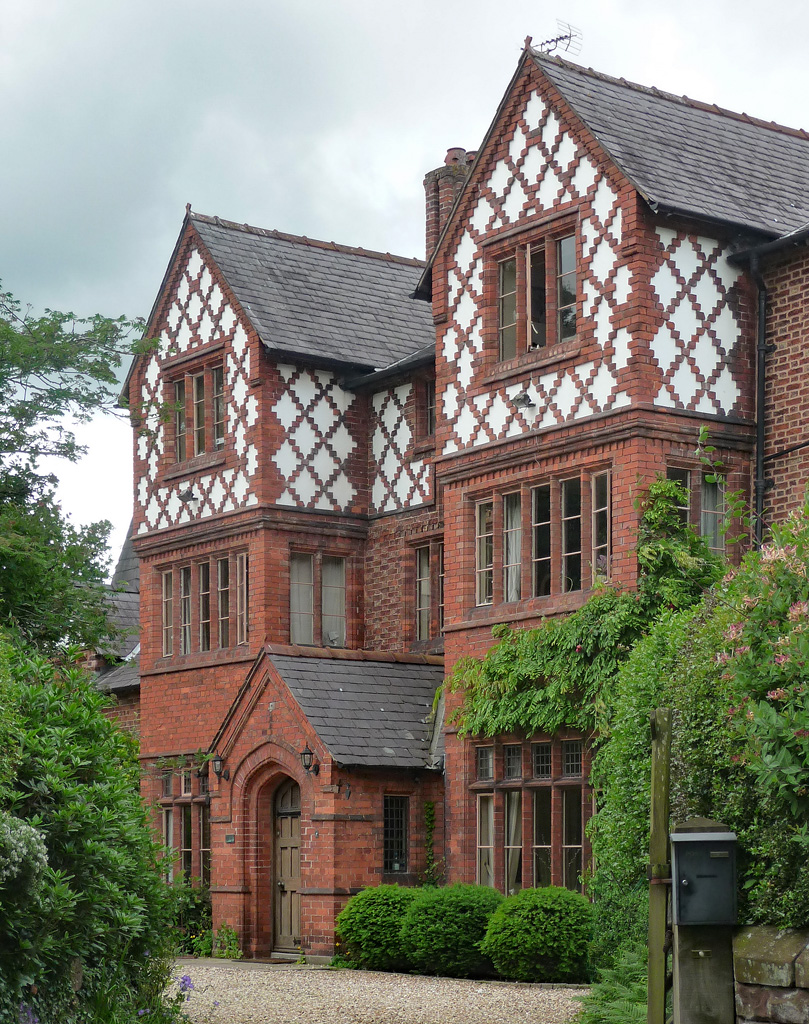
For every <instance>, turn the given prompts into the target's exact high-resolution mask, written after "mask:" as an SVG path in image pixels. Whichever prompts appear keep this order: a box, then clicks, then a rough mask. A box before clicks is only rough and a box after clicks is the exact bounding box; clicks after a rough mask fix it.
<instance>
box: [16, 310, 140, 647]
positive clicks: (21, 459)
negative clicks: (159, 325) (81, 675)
mask: <svg viewBox="0 0 809 1024" xmlns="http://www.w3.org/2000/svg"><path fill="white" fill-rule="evenodd" d="M133 332H135V333H136V334H138V335H139V334H140V333H142V325H141V324H139V323H136V322H132V321H128V320H125V319H124V318H123V317H121V318H118V319H115V320H111V319H108V318H106V317H101V316H93V317H89V318H84V319H82V318H79V317H77V316H76V315H75V314H73V313H59V312H55V311H53V310H47V311H46V312H45V314H44V315H42V316H35V315H33V314H32V313H31V311H30V310H25V309H23V307H22V306H21V304H20V303H19V302H18V301H17V300H16V299H14V297H13V296H12V295H10V294H9V293H7V292H0V623H3V624H4V625H5V627H6V628H7V629H10V630H11V631H12V632H14V633H16V634H17V635H19V636H20V637H21V638H22V639H23V640H24V641H25V642H28V643H31V644H34V645H35V646H37V647H38V648H39V649H41V650H44V651H54V650H56V649H57V648H58V647H59V646H60V645H64V644H71V643H75V644H79V645H80V646H83V647H85V648H93V649H97V650H104V649H105V648H106V647H107V646H108V645H109V644H111V642H112V641H113V640H114V630H113V629H112V627H110V625H109V624H108V622H107V611H108V605H107V603H106V601H105V588H104V580H105V577H106V571H107V538H108V536H109V524H108V523H103V522H102V523H97V524H94V525H92V526H90V527H87V528H84V529H77V528H75V527H74V526H73V525H72V524H71V523H70V522H69V520H68V519H67V518H66V517H65V516H64V514H63V513H62V511H61V509H60V507H59V505H58V503H57V502H56V499H55V497H54V485H55V483H56V481H55V478H54V477H52V476H49V475H47V474H44V473H43V472H42V471H41V468H40V466H41V460H42V459H43V458H45V457H47V456H57V457H61V458H64V459H67V460H69V461H75V460H76V459H78V458H79V457H80V456H81V455H82V454H83V451H84V449H83V448H82V447H81V446H80V445H78V444H77V442H76V437H75V434H74V433H73V429H72V427H73V426H74V424H75V423H76V422H81V421H86V420H88V419H90V417H91V416H93V415H94V414H96V413H98V412H100V411H103V410H110V409H112V408H113V407H114V406H115V404H116V402H117V392H118V390H119V384H118V378H119V370H120V366H121V363H122V360H123V358H124V357H125V356H126V355H127V353H131V352H132V349H133V346H132V344H131V343H130V342H129V340H128V339H129V337H130V336H131V335H132V334H133Z"/></svg>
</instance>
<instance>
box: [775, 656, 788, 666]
mask: <svg viewBox="0 0 809 1024" xmlns="http://www.w3.org/2000/svg"><path fill="white" fill-rule="evenodd" d="M789 660H790V658H789V655H788V654H776V656H775V664H776V665H786V663H787V662H788V661H789Z"/></svg>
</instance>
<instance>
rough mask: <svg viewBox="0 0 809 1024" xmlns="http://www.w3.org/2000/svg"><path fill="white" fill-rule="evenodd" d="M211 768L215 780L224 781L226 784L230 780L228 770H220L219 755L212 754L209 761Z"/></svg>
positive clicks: (220, 759) (220, 761)
mask: <svg viewBox="0 0 809 1024" xmlns="http://www.w3.org/2000/svg"><path fill="white" fill-rule="evenodd" d="M211 768H213V773H214V775H215V776H216V777H217V779H224V780H225V782H227V781H228V780H229V779H230V769H229V768H222V758H221V757H220V756H219V754H214V756H213V758H212V760H211Z"/></svg>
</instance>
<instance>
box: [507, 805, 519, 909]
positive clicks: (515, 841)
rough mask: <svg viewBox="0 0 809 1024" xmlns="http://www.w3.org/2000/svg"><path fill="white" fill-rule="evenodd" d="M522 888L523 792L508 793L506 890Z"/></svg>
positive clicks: (516, 890)
mask: <svg viewBox="0 0 809 1024" xmlns="http://www.w3.org/2000/svg"><path fill="white" fill-rule="evenodd" d="M521 888H522V793H521V792H520V791H519V790H515V791H514V792H510V793H506V892H507V893H508V894H509V895H511V894H512V893H515V892H519V891H520V889H521Z"/></svg>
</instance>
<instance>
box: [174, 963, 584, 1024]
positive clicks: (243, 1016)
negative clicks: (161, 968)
mask: <svg viewBox="0 0 809 1024" xmlns="http://www.w3.org/2000/svg"><path fill="white" fill-rule="evenodd" d="M177 972H178V974H177V976H178V977H179V976H180V975H183V974H187V975H189V976H190V978H191V981H192V983H193V985H194V989H193V991H191V992H189V995H190V999H189V1000H188V1003H187V1005H186V1012H187V1013H188V1014H189V1016H190V1018H191V1020H192V1021H194V1022H195V1024H209V1022H210V1024H523V1022H524V1024H562V1022H563V1021H572V1020H573V1019H574V1018H575V1016H576V1013H577V1012H578V1010H579V1008H580V1007H579V1004H578V1003H577V1002H575V1001H574V998H573V997H574V996H575V995H577V994H579V995H580V994H581V993H582V991H583V989H582V988H565V987H562V986H554V985H521V984H515V983H512V982H502V981H460V980H456V979H454V978H426V977H420V976H419V977H417V976H414V975H409V974H375V973H372V972H370V971H330V970H327V969H324V968H312V967H304V966H297V965H289V966H269V965H266V964H253V963H239V964H234V963H228V962H225V963H222V962H221V961H219V962H212V961H210V960H195V961H187V960H184V961H181V962H180V963H179V964H178V966H177ZM215 1003H218V1006H217V1005H214V1004H215Z"/></svg>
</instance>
